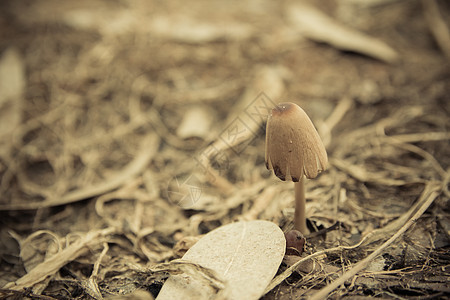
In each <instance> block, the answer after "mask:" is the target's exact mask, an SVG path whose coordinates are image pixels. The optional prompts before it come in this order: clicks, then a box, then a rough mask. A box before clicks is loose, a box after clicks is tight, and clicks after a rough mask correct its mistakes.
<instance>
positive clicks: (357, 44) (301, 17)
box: [288, 3, 398, 63]
mask: <svg viewBox="0 0 450 300" xmlns="http://www.w3.org/2000/svg"><path fill="white" fill-rule="evenodd" d="M288 16H289V20H290V21H291V23H292V24H293V25H294V26H295V27H296V28H297V29H298V30H299V31H300V32H301V33H302V34H303V35H304V36H306V37H308V38H310V39H312V40H314V41H318V42H324V43H328V44H330V45H332V46H333V47H336V48H337V49H341V50H346V51H354V52H357V53H361V54H364V55H367V56H371V57H373V58H376V59H380V60H382V61H385V62H389V63H392V62H394V61H396V60H397V59H398V54H397V52H396V51H395V50H394V49H392V48H391V47H390V46H388V45H387V44H386V43H384V42H383V41H381V40H379V39H376V38H373V37H370V36H368V35H366V34H364V33H362V32H359V31H357V30H355V29H352V28H350V27H347V26H345V25H343V24H340V23H339V22H336V21H335V20H333V19H332V18H330V17H329V16H327V15H326V14H324V13H322V12H321V11H319V10H318V9H316V8H314V7H312V6H309V5H306V4H298V3H296V4H295V5H291V6H289V8H288Z"/></svg>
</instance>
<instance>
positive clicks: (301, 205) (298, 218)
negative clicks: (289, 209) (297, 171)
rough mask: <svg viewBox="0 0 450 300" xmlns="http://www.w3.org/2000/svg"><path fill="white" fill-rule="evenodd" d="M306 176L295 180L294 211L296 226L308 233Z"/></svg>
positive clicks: (297, 228) (302, 231)
mask: <svg viewBox="0 0 450 300" xmlns="http://www.w3.org/2000/svg"><path fill="white" fill-rule="evenodd" d="M303 177H304V176H301V177H300V180H299V181H298V182H294V186H295V212H294V228H295V229H296V230H298V231H300V232H301V233H303V234H305V235H306V234H308V233H309V230H308V227H306V200H305V183H304V178H303Z"/></svg>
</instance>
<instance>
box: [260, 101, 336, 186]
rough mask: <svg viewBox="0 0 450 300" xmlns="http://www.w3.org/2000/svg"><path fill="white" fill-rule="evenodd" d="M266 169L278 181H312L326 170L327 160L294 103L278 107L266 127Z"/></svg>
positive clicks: (309, 126) (306, 117)
mask: <svg viewBox="0 0 450 300" xmlns="http://www.w3.org/2000/svg"><path fill="white" fill-rule="evenodd" d="M265 158H266V167H267V169H269V170H272V169H273V171H274V173H275V175H276V176H277V177H278V178H280V179H281V180H283V181H285V180H292V181H294V182H298V181H299V180H300V179H301V176H303V174H305V176H306V177H307V178H315V177H316V176H317V174H319V173H320V172H321V171H323V170H325V169H326V168H327V164H328V157H327V152H326V150H325V146H324V145H323V143H322V140H321V139H320V136H319V133H318V132H317V130H316V129H315V127H314V125H313V123H312V122H311V120H310V118H309V117H308V115H307V114H306V113H305V111H304V110H303V109H301V108H300V106H298V105H297V104H294V103H290V102H286V103H280V104H278V105H277V106H276V107H275V108H274V109H272V112H271V113H270V115H269V117H268V120H267V127H266V157H265Z"/></svg>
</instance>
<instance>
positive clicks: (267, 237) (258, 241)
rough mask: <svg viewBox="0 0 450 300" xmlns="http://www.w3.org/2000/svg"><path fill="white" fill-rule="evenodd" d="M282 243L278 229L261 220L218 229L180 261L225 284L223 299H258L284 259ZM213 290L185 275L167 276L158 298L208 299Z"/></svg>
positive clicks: (281, 235) (283, 241)
mask: <svg viewBox="0 0 450 300" xmlns="http://www.w3.org/2000/svg"><path fill="white" fill-rule="evenodd" d="M285 248H286V241H285V238H284V234H283V232H282V231H281V229H280V228H279V227H278V226H277V225H276V224H274V223H272V222H268V221H262V220H256V221H248V222H237V223H232V224H228V225H225V226H222V227H219V228H217V229H215V230H213V231H211V232H210V233H208V234H206V235H205V236H204V237H203V238H202V239H200V240H199V241H198V242H197V243H196V244H195V245H194V246H192V247H191V248H190V249H189V250H188V251H187V252H186V254H185V255H184V256H183V258H182V260H186V261H189V262H193V263H196V264H198V265H200V266H202V267H204V268H208V269H210V270H212V271H214V272H216V274H217V275H218V276H219V277H220V278H221V279H222V280H223V281H224V282H225V291H226V292H225V297H226V298H227V299H233V300H239V299H245V300H251V299H259V298H260V297H261V296H263V295H264V290H265V289H266V287H267V286H268V285H269V283H270V281H271V280H272V278H273V277H274V276H275V274H276V272H277V270H278V267H279V266H280V263H281V261H282V259H283V257H284V253H285ZM214 296H215V291H214V289H213V288H212V287H211V286H209V285H208V284H207V283H206V281H202V280H199V279H198V277H192V276H191V275H189V274H180V275H174V276H171V277H169V279H168V280H167V281H166V283H165V284H164V286H163V288H162V289H161V291H160V293H159V295H158V298H157V299H159V300H164V299H211V298H214Z"/></svg>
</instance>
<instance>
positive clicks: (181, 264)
mask: <svg viewBox="0 0 450 300" xmlns="http://www.w3.org/2000/svg"><path fill="white" fill-rule="evenodd" d="M149 271H151V272H153V273H159V272H167V273H169V274H171V275H178V274H189V275H191V276H193V277H194V278H198V279H200V280H202V281H205V282H207V283H208V284H209V285H211V286H212V287H214V288H215V289H216V291H220V290H223V289H224V288H225V283H224V280H223V279H222V278H221V276H220V275H219V274H217V272H215V271H214V270H211V269H208V268H205V267H202V266H201V265H199V264H196V263H193V262H190V261H187V260H181V259H175V260H172V261H171V262H169V263H163V264H159V265H156V266H155V267H153V268H151V269H150V270H149Z"/></svg>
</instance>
